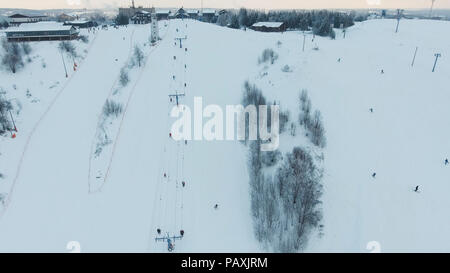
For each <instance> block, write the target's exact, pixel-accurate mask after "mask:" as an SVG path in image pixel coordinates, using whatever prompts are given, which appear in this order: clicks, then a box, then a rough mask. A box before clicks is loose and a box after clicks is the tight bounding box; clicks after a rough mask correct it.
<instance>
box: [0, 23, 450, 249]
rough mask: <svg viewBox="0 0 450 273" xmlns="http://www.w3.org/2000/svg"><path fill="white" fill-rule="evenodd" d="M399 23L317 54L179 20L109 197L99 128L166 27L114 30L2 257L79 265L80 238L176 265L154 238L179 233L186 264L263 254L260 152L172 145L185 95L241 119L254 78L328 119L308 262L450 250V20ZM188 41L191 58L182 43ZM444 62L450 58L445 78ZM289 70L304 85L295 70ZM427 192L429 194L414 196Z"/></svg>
mask: <svg viewBox="0 0 450 273" xmlns="http://www.w3.org/2000/svg"><path fill="white" fill-rule="evenodd" d="M395 24H396V21H393V20H373V21H367V22H364V23H358V24H357V25H356V26H354V27H352V28H351V29H349V30H348V32H347V37H346V38H345V39H343V38H342V34H341V33H339V32H338V33H337V38H336V40H334V41H333V40H329V39H327V38H320V37H316V38H315V40H314V42H313V41H312V36H310V35H308V36H307V39H306V48H305V52H302V43H303V35H301V33H295V32H287V33H284V34H269V33H259V32H253V31H242V30H232V29H227V28H221V27H218V26H215V25H211V24H205V23H200V22H196V21H191V20H185V21H181V20H173V21H171V22H170V24H169V25H168V26H167V30H164V28H166V27H165V26H164V23H160V28H161V32H160V33H164V31H167V35H165V36H164V39H163V40H162V41H160V43H159V45H158V46H157V48H155V49H154V51H153V52H152V53H151V54H150V55H149V56H148V59H147V60H146V64H145V67H144V68H142V69H143V71H144V72H143V76H142V77H140V78H138V77H131V82H130V86H133V87H134V88H135V89H134V92H133V93H132V96H131V99H130V103H129V105H128V108H127V110H126V113H125V116H124V121H123V123H122V126H121V129H120V133H119V136H118V137H117V143H116V147H115V151H114V153H113V157H112V158H111V166H110V172H109V176H108V179H107V181H106V182H105V184H104V186H103V188H102V191H101V192H98V193H95V194H89V191H88V175H89V158H90V154H91V145H92V138H93V136H94V135H95V133H96V130H97V124H98V115H99V114H100V112H101V111H102V107H103V104H104V102H105V100H106V99H107V98H108V95H109V94H110V91H111V86H112V85H113V81H114V80H115V79H116V78H117V77H118V75H119V72H120V68H121V66H122V65H123V61H125V59H126V58H127V56H128V55H129V50H130V40H129V39H131V38H132V37H134V38H133V39H137V40H136V41H140V42H143V41H146V40H147V39H148V37H149V32H150V29H149V28H150V27H149V26H129V27H128V28H127V29H125V28H123V29H121V30H120V34H118V33H117V32H113V31H105V32H100V33H99V34H98V36H97V38H96V40H95V41H94V42H93V45H92V47H91V48H90V50H89V53H88V54H87V57H86V59H85V60H84V63H83V65H82V66H80V69H79V70H78V71H77V73H76V74H75V75H74V76H73V79H72V80H71V81H70V82H69V83H68V84H67V87H66V88H65V90H64V92H62V93H61V95H60V96H59V97H58V99H57V100H56V102H55V103H54V105H53V106H52V108H51V109H50V110H49V112H48V113H47V115H46V116H45V118H44V119H43V120H42V121H41V123H40V124H39V126H38V127H37V128H36V130H35V132H34V133H33V135H32V137H31V138H30V143H29V145H28V148H27V151H26V152H25V153H24V158H23V163H22V166H21V168H20V173H19V174H18V178H17V183H16V185H15V189H14V194H13V195H12V196H11V200H10V203H9V205H8V207H7V209H6V210H5V213H4V215H3V217H2V218H0V251H57V252H65V251H67V250H66V244H67V243H68V242H69V241H78V242H80V244H81V251H94V252H96V251H125V252H127V251H138V252H140V251H142V252H145V251H151V252H166V251H167V244H165V243H162V242H158V243H157V242H155V240H154V238H155V237H157V236H158V235H157V232H156V229H157V228H160V229H161V230H162V235H165V234H166V233H167V232H168V233H169V235H171V236H172V235H178V234H179V231H180V230H181V229H183V230H184V231H185V236H184V238H183V239H182V240H177V241H175V245H176V246H175V251H177V252H197V251H198V252H213V251H215V252H246V251H262V249H260V246H259V245H258V243H257V242H256V241H255V239H254V236H253V232H252V219H251V212H250V197H249V189H248V174H247V167H246V164H247V154H246V153H247V150H246V148H245V147H244V146H243V145H242V144H240V143H238V142H234V141H223V142H206V141H201V142H198V141H189V142H188V143H187V145H186V144H185V143H184V142H179V143H177V142H175V141H173V140H172V139H171V138H170V137H169V133H170V127H171V124H172V123H173V121H174V119H171V118H170V117H169V112H170V110H171V108H172V107H173V106H174V105H175V103H174V101H172V102H170V100H169V97H168V95H169V94H173V93H174V92H176V91H178V92H181V93H183V92H185V93H186V96H185V97H183V98H180V103H182V104H186V105H187V106H189V107H191V109H193V99H194V97H195V96H201V97H203V103H204V105H207V104H218V105H220V106H223V107H224V108H223V109H225V105H227V104H238V103H239V102H240V98H241V92H242V84H243V82H244V81H245V80H250V81H251V82H253V83H255V84H257V85H258V87H260V88H261V89H262V91H263V93H264V94H265V95H266V96H267V97H268V99H269V101H271V100H277V101H280V103H281V105H282V107H284V108H285V109H286V108H287V109H289V110H291V111H292V112H293V113H296V109H297V108H298V94H299V91H300V90H301V89H303V88H306V89H308V91H309V95H310V96H311V99H312V103H313V108H315V109H319V110H321V112H322V114H323V118H324V124H325V128H326V130H327V134H326V136H327V139H328V145H327V148H326V149H325V150H324V152H325V162H324V167H325V177H324V179H323V183H324V188H325V194H324V196H323V209H324V219H323V225H324V229H323V233H324V235H323V236H322V237H319V236H318V235H314V236H313V237H312V238H311V240H310V243H309V246H308V248H307V251H312V252H321V251H352V252H366V251H368V250H367V249H366V245H367V243H368V242H370V241H378V242H379V243H380V246H381V251H449V245H450V244H449V241H450V232H449V230H450V220H449V219H448V216H447V215H448V213H447V210H448V208H449V207H450V198H449V196H450V166H447V167H446V166H444V159H445V158H446V157H450V138H449V130H448V128H447V127H448V126H447V123H448V122H447V120H448V117H449V116H450V115H449V114H450V108H449V107H448V102H449V98H450V94H449V90H448V86H449V82H450V80H449V77H448V75H450V62H448V58H447V57H446V55H447V54H448V53H449V52H450V42H449V38H448V33H447V32H448V29H449V27H450V23H448V22H437V21H424V20H420V21H419V20H417V21H413V20H402V21H401V24H400V31H399V33H397V34H395V33H394V30H395ZM186 25H187V26H186ZM133 30H134V35H133V36H132V35H131V34H132V31H133ZM177 30H178V31H177ZM161 36H163V35H161ZM184 36H187V40H183V48H182V49H180V48H179V44H178V42H177V44H175V42H176V41H175V38H178V37H184ZM123 38H125V40H123ZM278 41H280V42H281V43H278ZM416 46H418V47H419V49H418V53H417V57H416V60H415V64H414V67H411V61H412V57H413V54H414V50H415V48H416ZM313 47H318V48H319V50H313ZM185 48H187V51H186V50H185ZM266 48H273V49H274V50H275V51H276V52H277V53H278V54H279V59H278V60H277V61H276V62H275V64H274V65H270V66H268V67H267V68H264V67H263V65H258V63H257V60H258V57H259V56H260V54H261V53H262V51H263V50H264V49H266ZM149 50H150V47H147V48H144V51H145V53H147V52H148V51H149ZM437 52H439V53H442V54H443V57H442V58H441V59H440V60H439V61H438V65H437V70H436V72H435V73H431V69H432V66H433V62H434V53H437ZM55 55H56V54H55ZM174 56H176V58H175V59H174ZM58 57H59V56H55V60H54V62H55V63H56V58H58ZM116 58H118V59H119V60H120V61H119V62H116V61H115V59H116ZM339 58H340V59H341V60H340V62H338V59H339ZM58 61H60V60H59V59H58ZM184 65H186V68H185V67H184ZM285 65H289V66H290V67H291V69H292V72H282V71H281V69H282V68H283V67H284V66H285ZM36 70H38V69H37V68H36ZM381 70H384V74H381V73H380V71H381ZM33 72H34V71H33ZM262 72H267V75H265V74H264V73H262ZM0 73H1V74H0V75H6V74H4V73H6V72H4V71H1V72H0ZM21 73H23V72H21ZM34 73H37V72H34ZM34 73H33V74H34ZM19 76H20V75H18V77H19ZM34 76H35V75H33V76H31V77H34ZM173 76H175V80H174V79H173ZM2 77H3V76H2ZM33 79H34V78H33ZM14 80H15V79H13V78H8V81H14ZM184 83H186V88H185V87H184ZM12 84H14V83H13V82H11V83H9V85H12ZM370 108H373V113H371V112H370V111H369V109H370ZM291 118H292V119H295V118H296V117H295V116H294V117H291ZM22 119H24V120H25V119H26V117H22ZM30 126H31V125H30ZM29 130H30V131H31V129H29ZM21 137H23V138H26V137H27V136H26V135H23V136H19V139H18V140H19V141H20V138H21ZM302 139H303V138H302V137H301V136H299V137H298V139H296V138H282V139H281V141H287V142H289V143H280V145H281V147H282V149H286V147H292V146H294V145H303V144H304V141H303V140H302ZM0 143H1V144H2V146H1V147H0V152H1V153H2V155H3V154H5V153H7V152H11V151H15V152H17V153H21V152H22V150H21V149H22V148H17V149H15V147H14V146H11V143H10V141H9V140H8V143H7V145H3V143H5V141H3V142H0ZM6 150H7V151H6ZM2 160H3V159H2ZM2 162H5V161H2ZM6 162H8V161H6ZM11 162H13V161H11ZM15 162H17V160H15ZM5 164H6V163H5ZM15 164H16V163H14V164H13V163H10V166H8V168H6V169H7V170H8V171H7V173H6V175H7V178H9V177H14V175H15V173H14V172H15V168H16V167H17V166H16V165H15ZM0 171H2V172H3V168H2V170H0ZM373 172H376V173H377V176H376V178H375V179H373V178H372V177H371V174H372V173H373ZM164 174H166V176H167V177H164ZM182 181H185V182H186V186H185V187H184V188H183V187H182V185H181V182H182ZM0 183H1V180H0ZM416 185H420V193H415V192H413V189H414V187H415V186H416ZM215 204H219V208H218V209H217V210H215V209H214V208H213V207H214V205H215Z"/></svg>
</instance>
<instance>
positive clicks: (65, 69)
mask: <svg viewBox="0 0 450 273" xmlns="http://www.w3.org/2000/svg"><path fill="white" fill-rule="evenodd" d="M61 58H62V61H63V65H64V71H66V78H68V77H69V74H67V68H66V62H65V61H64V55H63V52H62V50H61Z"/></svg>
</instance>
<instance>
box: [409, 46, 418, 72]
mask: <svg viewBox="0 0 450 273" xmlns="http://www.w3.org/2000/svg"><path fill="white" fill-rule="evenodd" d="M418 49H419V47H418V46H416V51H414V57H413V60H412V63H411V67H413V66H414V62H415V61H416V55H417V50H418Z"/></svg>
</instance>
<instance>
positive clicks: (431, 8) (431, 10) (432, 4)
mask: <svg viewBox="0 0 450 273" xmlns="http://www.w3.org/2000/svg"><path fill="white" fill-rule="evenodd" d="M434 2H436V0H431V7H430V14H429V15H428V17H430V18H431V15H432V12H433V6H434Z"/></svg>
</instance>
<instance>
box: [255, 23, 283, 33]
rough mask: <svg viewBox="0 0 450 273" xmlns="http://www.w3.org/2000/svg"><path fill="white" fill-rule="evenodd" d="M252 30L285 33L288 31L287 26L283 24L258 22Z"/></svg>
mask: <svg viewBox="0 0 450 273" xmlns="http://www.w3.org/2000/svg"><path fill="white" fill-rule="evenodd" d="M250 28H251V29H253V30H256V31H262V32H284V31H286V24H285V23H283V22H258V23H254V24H253V25H252V26H251V27H250Z"/></svg>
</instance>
